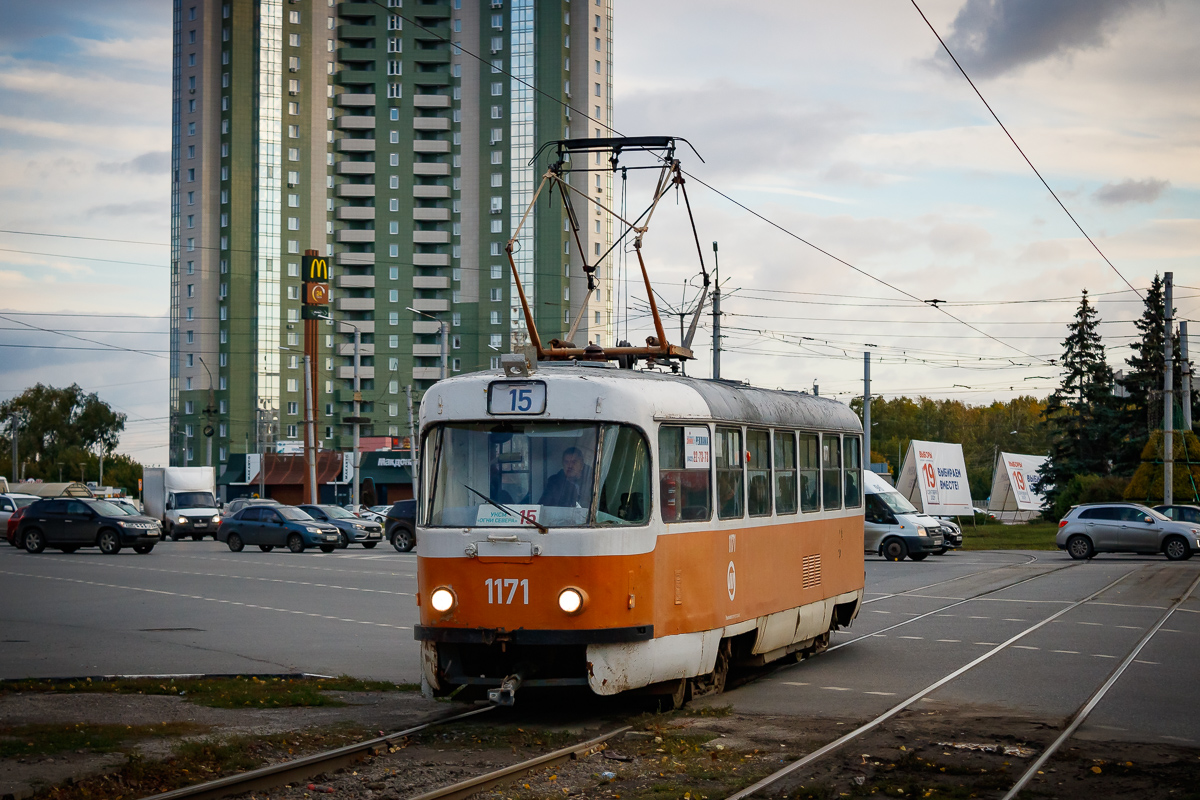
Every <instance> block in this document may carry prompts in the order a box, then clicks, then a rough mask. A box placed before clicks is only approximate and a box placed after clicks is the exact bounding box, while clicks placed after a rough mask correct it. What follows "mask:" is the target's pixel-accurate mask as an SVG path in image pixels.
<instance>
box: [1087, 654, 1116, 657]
mask: <svg viewBox="0 0 1200 800" xmlns="http://www.w3.org/2000/svg"><path fill="white" fill-rule="evenodd" d="M1092 658H1116V656H1106V655H1104V653H1092Z"/></svg>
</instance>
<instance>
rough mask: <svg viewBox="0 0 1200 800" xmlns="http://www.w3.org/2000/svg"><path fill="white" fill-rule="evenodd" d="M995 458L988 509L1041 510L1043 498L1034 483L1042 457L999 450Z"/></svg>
mask: <svg viewBox="0 0 1200 800" xmlns="http://www.w3.org/2000/svg"><path fill="white" fill-rule="evenodd" d="M998 460H999V462H1000V463H999V464H997V465H996V472H995V475H994V476H993V477H992V498H991V500H989V501H988V511H1041V510H1042V506H1043V505H1045V503H1046V498H1045V497H1043V496H1042V494H1041V493H1040V492H1038V491H1036V490H1035V489H1034V486H1035V485H1036V484H1037V481H1038V472H1039V471H1041V469H1042V465H1043V464H1045V463H1046V457H1045V456H1028V455H1022V454H1020V453H1001V454H1000V455H999V457H998Z"/></svg>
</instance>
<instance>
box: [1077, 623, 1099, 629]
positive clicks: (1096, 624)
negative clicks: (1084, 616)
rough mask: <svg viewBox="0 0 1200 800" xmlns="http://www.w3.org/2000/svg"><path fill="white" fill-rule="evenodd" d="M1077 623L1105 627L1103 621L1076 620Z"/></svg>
mask: <svg viewBox="0 0 1200 800" xmlns="http://www.w3.org/2000/svg"><path fill="white" fill-rule="evenodd" d="M1075 624H1076V625H1092V626H1095V627H1097V628H1103V627H1104V623H1103V622H1076V623H1075Z"/></svg>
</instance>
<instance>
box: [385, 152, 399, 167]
mask: <svg viewBox="0 0 1200 800" xmlns="http://www.w3.org/2000/svg"><path fill="white" fill-rule="evenodd" d="M388 162H389V163H390V165H391V166H393V167H398V166H400V154H399V153H392V154H391V155H390V156H389V157H388Z"/></svg>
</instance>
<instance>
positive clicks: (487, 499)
mask: <svg viewBox="0 0 1200 800" xmlns="http://www.w3.org/2000/svg"><path fill="white" fill-rule="evenodd" d="M463 488H464V489H466V490H467V491H468V492H473V493H474V494H477V495H479V496H480V497H482V498H483V500H484V502H486V503H487V504H488V505H492V506H495V507H496V508H498V509H500V510H501V511H503V512H504V513H505V514H508V515H509V516H510V517H516V518H517V519H519V520H522V521H524V522H528V523H529V524H530V525H532V526H533V527H535V528H537V529H538V530H539V531H541V532H542V533H549V532H550V529H549V528H547V527H546V526H545V525H543V524H542V523H540V522H538V521H537V520H535V519H530V518H529V517H526V516H523V515H521V514H520V513H518V512H516V511H513V510H512V509H511V508H509V507H508V506H506V505H504V504H503V503H497V502H496V501H495V500H493V499H492V498H490V497H488V496H487V495H486V494H484V493H483V492H481V491H479V490H478V489H472V488H471V487H470V486H467V485H466V484H465V483H464V484H463Z"/></svg>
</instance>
